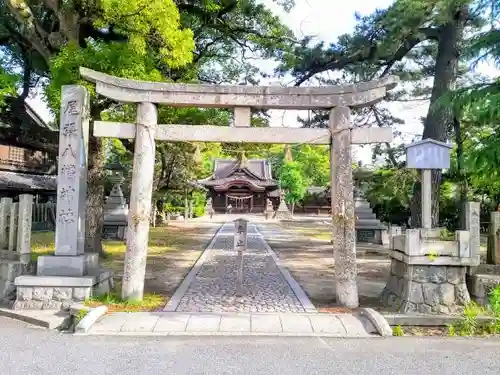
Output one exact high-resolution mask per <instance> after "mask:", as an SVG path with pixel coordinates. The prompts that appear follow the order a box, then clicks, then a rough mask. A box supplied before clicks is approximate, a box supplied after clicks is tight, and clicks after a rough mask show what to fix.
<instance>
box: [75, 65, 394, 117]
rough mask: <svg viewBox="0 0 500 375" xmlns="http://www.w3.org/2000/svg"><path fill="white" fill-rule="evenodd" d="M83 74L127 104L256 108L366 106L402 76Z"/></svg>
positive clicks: (102, 91)
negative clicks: (333, 79)
mask: <svg viewBox="0 0 500 375" xmlns="http://www.w3.org/2000/svg"><path fill="white" fill-rule="evenodd" d="M80 75H81V76H82V77H83V78H85V79H87V80H89V81H91V82H95V83H96V91H97V93H98V94H101V95H103V96H106V97H108V98H110V99H113V100H117V101H120V102H126V103H140V102H151V103H158V104H165V105H170V106H175V107H201V108H203V107H217V108H231V107H254V108H273V109H296V110H304V109H315V108H333V107H339V106H346V107H364V106H368V105H372V104H374V103H376V102H378V101H380V100H382V99H384V97H385V96H386V94H387V91H388V90H391V89H393V88H394V87H395V86H396V85H397V83H398V81H399V79H398V77H396V76H387V77H385V78H383V79H381V80H377V81H368V82H362V83H356V84H346V85H336V86H321V87H281V86H243V85H234V86H229V85H206V84H205V85H199V84H179V83H165V82H148V81H137V80H133V79H126V78H119V77H114V76H110V75H108V74H104V73H100V72H96V71H94V70H91V69H87V68H83V67H82V68H80Z"/></svg>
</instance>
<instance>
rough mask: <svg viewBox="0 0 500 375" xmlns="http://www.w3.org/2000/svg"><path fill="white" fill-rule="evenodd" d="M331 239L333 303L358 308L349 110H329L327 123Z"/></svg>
mask: <svg viewBox="0 0 500 375" xmlns="http://www.w3.org/2000/svg"><path fill="white" fill-rule="evenodd" d="M329 126H330V131H331V133H332V142H331V147H330V174H331V194H332V195H331V207H332V240H333V253H334V259H335V294H336V298H337V303H340V304H341V305H343V306H346V307H349V308H356V307H358V305H359V300H358V287H357V284H356V273H357V269H356V233H355V216H354V196H353V181H352V165H351V130H350V128H351V126H352V125H351V111H350V109H349V108H348V107H338V108H333V109H332V110H331V112H330V120H329Z"/></svg>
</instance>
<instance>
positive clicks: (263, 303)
mask: <svg viewBox="0 0 500 375" xmlns="http://www.w3.org/2000/svg"><path fill="white" fill-rule="evenodd" d="M233 232H234V226H233V223H227V224H224V225H223V226H222V228H221V230H220V231H219V233H218V234H217V237H216V239H215V242H214V244H213V247H212V248H211V249H207V250H206V251H208V252H209V253H208V256H207V258H206V259H205V261H204V263H203V265H202V267H201V269H200V270H199V272H198V274H197V275H196V277H195V278H194V280H193V281H192V282H191V284H190V285H189V287H188V289H187V291H186V292H185V293H184V295H183V296H182V298H181V299H180V301H179V304H178V305H177V308H176V309H175V311H178V312H247V313H249V312H294V313H300V312H304V311H305V309H304V307H303V306H302V304H301V303H300V301H299V299H298V298H297V297H296V295H295V293H294V291H293V289H292V288H291V286H290V284H289V283H288V282H287V280H286V279H285V277H284V276H283V274H282V272H281V271H280V269H279V268H278V266H277V265H276V263H275V261H274V259H273V256H272V254H271V253H270V252H269V251H268V248H267V246H266V244H265V243H264V239H263V237H262V236H261V235H260V233H259V232H258V231H257V228H256V226H255V225H254V224H249V226H248V250H247V251H246V252H245V253H244V266H243V287H244V295H243V296H242V297H236V296H235V292H236V275H237V261H236V259H237V254H236V252H235V251H234V250H233Z"/></svg>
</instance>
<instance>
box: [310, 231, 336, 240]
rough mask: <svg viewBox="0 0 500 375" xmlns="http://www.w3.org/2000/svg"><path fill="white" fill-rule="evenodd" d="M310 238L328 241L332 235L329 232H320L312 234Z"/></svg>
mask: <svg viewBox="0 0 500 375" xmlns="http://www.w3.org/2000/svg"><path fill="white" fill-rule="evenodd" d="M311 237H312V238H314V239H317V240H323V241H330V240H331V239H332V234H331V233H330V232H320V233H316V234H313V235H312V236H311Z"/></svg>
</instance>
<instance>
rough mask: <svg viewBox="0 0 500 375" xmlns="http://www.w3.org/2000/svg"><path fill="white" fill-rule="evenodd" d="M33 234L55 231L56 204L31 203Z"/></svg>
mask: <svg viewBox="0 0 500 375" xmlns="http://www.w3.org/2000/svg"><path fill="white" fill-rule="evenodd" d="M32 218H33V221H32V224H31V230H32V231H33V232H45V231H53V230H55V229H56V203H55V202H46V203H33V216H32Z"/></svg>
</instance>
